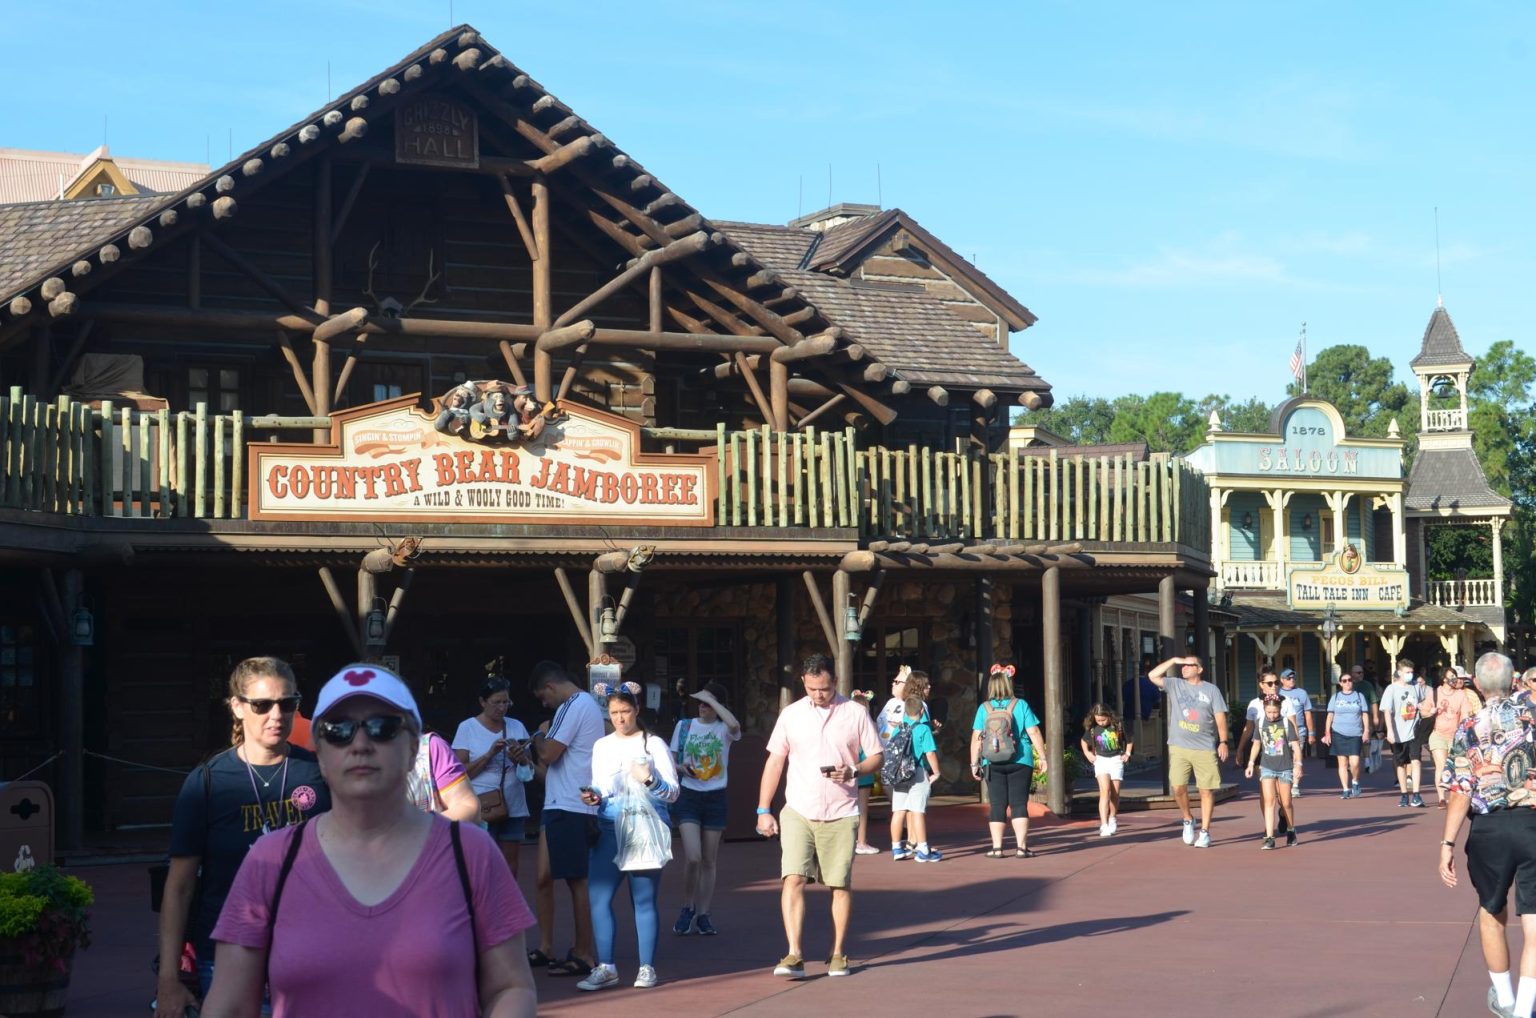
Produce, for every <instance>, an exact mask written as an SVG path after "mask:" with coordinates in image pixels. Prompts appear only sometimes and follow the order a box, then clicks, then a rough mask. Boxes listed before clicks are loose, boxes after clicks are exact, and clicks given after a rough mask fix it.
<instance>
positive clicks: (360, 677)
mask: <svg viewBox="0 0 1536 1018" xmlns="http://www.w3.org/2000/svg"><path fill="white" fill-rule="evenodd" d="M354 696H371V697H373V698H374V699H375V700H382V701H384V702H385V703H387V704H389V705H390V706H391V707H394V708H396V709H397V710H402V711H404V712H405V713H407V714H409V715H410V716H411V717H412V718H414V719H415V720H416V727H417V728H418V729H419V728H420V727H421V711H420V710H418V709H417V708H416V698H415V697H414V696H412V695H411V689H410V687H409V686H407V685H406V684H405V680H404V679H402V678H401V677H400V676H398V675H396V674H395V673H394V672H392V671H390V670H389V669H388V668H383V667H381V666H379V665H374V664H363V663H355V664H350V665H347V666H346V667H344V668H342V669H341V671H339V672H337V673H336V674H335V675H332V676H331V677H330V678H329V679H327V680H326V683H325V685H324V686H322V687H321V688H320V699H319V700H318V701H316V703H315V713H314V715H313V718H314V720H315V721H323V720H325V715H326V714H327V713H328V712H329V711H330V710H331V708H332V707H335V706H336V705H337V704H339V703H341V702H342V701H344V700H349V699H351V698H352V697H354Z"/></svg>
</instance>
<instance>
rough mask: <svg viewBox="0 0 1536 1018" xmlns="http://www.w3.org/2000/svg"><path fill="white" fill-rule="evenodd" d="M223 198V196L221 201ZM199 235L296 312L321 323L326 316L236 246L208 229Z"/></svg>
mask: <svg viewBox="0 0 1536 1018" xmlns="http://www.w3.org/2000/svg"><path fill="white" fill-rule="evenodd" d="M222 200H223V199H222V198H221V199H220V201H222ZM215 204H217V202H215ZM199 236H200V237H201V238H202V241H203V243H204V244H205V245H207V246H208V247H210V248H212V249H213V251H214V253H215V254H217V255H218V256H219V257H220V258H223V259H224V260H225V261H227V262H229V264H231V265H233V266H234V267H235V268H236V269H239V270H240V272H242V273H243V274H244V275H245V276H246V277H247V278H249V279H250V280H251V282H253V283H255V284H256V285H257V286H259V287H261V288H262V289H263V290H265V291H267V293H269V294H271V295H272V296H273V297H275V298H277V300H278V301H279V302H280V303H282V304H283V305H284V306H285V307H287V308H288V309H289V310H290V311H292V312H293V313H294V314H297V315H300V316H302V317H305V318H314V319H315V324H316V325H318V324H320V319H321V318H323V317H324V316H322V315H321V314H320V312H318V311H316V310H315V309H314V308H313V307H311V306H309V305H308V304H305V303H304V302H303V301H301V300H299V298H297V297H295V296H294V295H293V294H292V293H290V292H289V291H288V288H287V287H285V286H283V284H281V283H279V282H278V281H277V280H275V279H273V278H272V277H271V276H269V275H267V273H266V272H264V271H263V270H261V269H260V268H258V267H256V266H255V265H253V264H252V263H251V261H250V259H248V258H246V257H245V255H243V254H241V253H240V252H239V251H236V250H235V249H234V248H232V247H230V246H229V245H228V244H226V243H224V241H222V240H220V239H219V238H218V237H217V236H215V235H214V234H212V233H211V232H209V231H207V230H204V231H203V232H202V233H200V234H199Z"/></svg>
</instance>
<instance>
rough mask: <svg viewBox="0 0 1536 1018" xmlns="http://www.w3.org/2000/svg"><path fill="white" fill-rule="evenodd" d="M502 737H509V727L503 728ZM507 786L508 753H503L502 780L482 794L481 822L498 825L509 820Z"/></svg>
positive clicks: (503, 751)
mask: <svg viewBox="0 0 1536 1018" xmlns="http://www.w3.org/2000/svg"><path fill="white" fill-rule="evenodd" d="M501 737H502V738H503V739H505V738H506V737H507V726H506V725H505V724H503V725H502V726H501ZM506 784H507V751H506V750H505V749H503V750H502V751H501V780H500V781H498V782H497V783H496V787H495V788H493V789H491V790H490V791H488V792H481V793H480V822H481V823H482V824H498V823H501V821H503V820H505V819H507V816H508V813H507V796H506V793H505V792H504V791H503V788H505V786H506Z"/></svg>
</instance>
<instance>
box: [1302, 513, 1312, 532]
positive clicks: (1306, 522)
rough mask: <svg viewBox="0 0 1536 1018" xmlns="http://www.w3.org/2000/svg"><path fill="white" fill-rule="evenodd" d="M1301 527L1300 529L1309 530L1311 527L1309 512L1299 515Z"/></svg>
mask: <svg viewBox="0 0 1536 1018" xmlns="http://www.w3.org/2000/svg"><path fill="white" fill-rule="evenodd" d="M1301 529H1302V530H1311V529H1312V514H1311V513H1303V514H1302V517H1301Z"/></svg>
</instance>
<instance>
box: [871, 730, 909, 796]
mask: <svg viewBox="0 0 1536 1018" xmlns="http://www.w3.org/2000/svg"><path fill="white" fill-rule="evenodd" d="M912 728H913V726H912V725H908V724H903V725H902V726H901V727H900V728H898V729H896V731H894V732H892V733H891V741H890V742H887V743H886V744H885V757H884V758H883V759H882V760H881V761H880V781H881V783H882V784H884V785H885V787H886V788H887V789H895V790H897V791H901V790H902V789H905V788H908V787H910V786H911V785H912V782H913V781H914V780H915V779H916V777H917V757H916V756H914V755H913V753H912Z"/></svg>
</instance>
